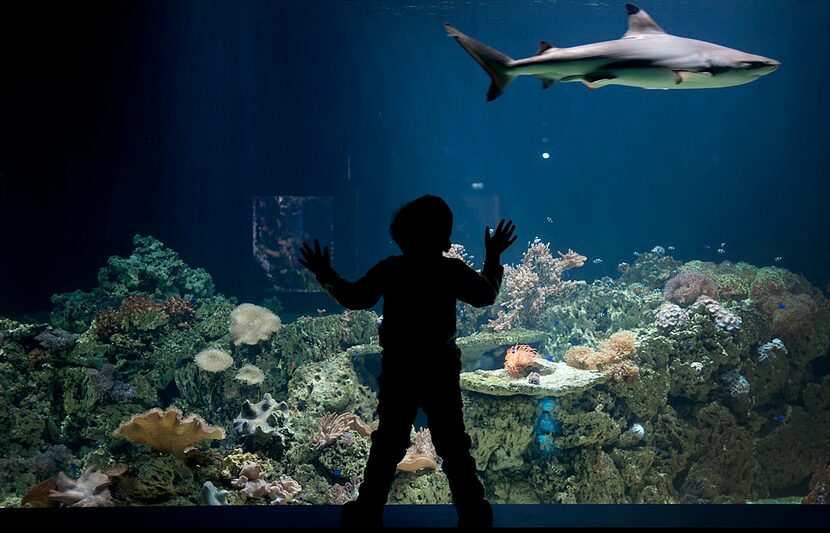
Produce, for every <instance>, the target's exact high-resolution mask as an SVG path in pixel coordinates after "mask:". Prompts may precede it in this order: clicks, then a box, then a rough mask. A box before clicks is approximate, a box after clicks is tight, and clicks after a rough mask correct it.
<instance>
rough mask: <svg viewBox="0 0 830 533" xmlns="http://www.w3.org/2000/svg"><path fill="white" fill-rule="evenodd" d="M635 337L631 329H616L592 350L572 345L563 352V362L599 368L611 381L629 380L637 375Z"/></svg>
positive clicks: (592, 368) (587, 368)
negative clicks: (596, 349) (597, 347)
mask: <svg viewBox="0 0 830 533" xmlns="http://www.w3.org/2000/svg"><path fill="white" fill-rule="evenodd" d="M636 352H637V338H636V336H635V335H634V333H633V332H631V331H626V330H624V331H618V332H617V333H614V334H613V335H611V338H610V339H608V340H606V341H603V342H601V343H600V345H599V350H598V351H594V350H592V349H590V348H588V347H587V346H573V347H571V348H570V349H569V350H568V351H567V353H566V354H565V363H566V364H567V365H568V366H572V367H574V368H581V369H584V370H599V371H602V372H604V373H605V375H606V376H608V377H609V379H611V380H612V381H626V382H630V381H631V380H632V379H634V378H635V377H637V376H638V375H639V372H640V370H639V368H638V367H637V365H636V363H635V362H634V356H635V354H636Z"/></svg>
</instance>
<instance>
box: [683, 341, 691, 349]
mask: <svg viewBox="0 0 830 533" xmlns="http://www.w3.org/2000/svg"><path fill="white" fill-rule="evenodd" d="M683 347H684V348H686V349H687V350H690V349H691V348H692V343H691V342H687V343H686V344H684V345H683Z"/></svg>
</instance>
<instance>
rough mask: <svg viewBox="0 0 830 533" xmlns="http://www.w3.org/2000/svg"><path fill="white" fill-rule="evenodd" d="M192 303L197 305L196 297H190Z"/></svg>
mask: <svg viewBox="0 0 830 533" xmlns="http://www.w3.org/2000/svg"><path fill="white" fill-rule="evenodd" d="M190 303H192V304H195V303H196V297H195V296H191V297H190Z"/></svg>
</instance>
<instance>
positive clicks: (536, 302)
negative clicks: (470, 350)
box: [488, 242, 586, 331]
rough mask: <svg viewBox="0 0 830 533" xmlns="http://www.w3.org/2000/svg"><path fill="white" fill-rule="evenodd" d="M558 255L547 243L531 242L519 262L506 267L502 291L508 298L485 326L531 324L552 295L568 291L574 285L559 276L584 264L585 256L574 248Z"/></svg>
mask: <svg viewBox="0 0 830 533" xmlns="http://www.w3.org/2000/svg"><path fill="white" fill-rule="evenodd" d="M558 254H559V257H553V255H552V254H551V252H550V244H549V243H541V242H538V243H534V244H531V245H530V247H529V248H528V249H527V251H526V252H525V253H524V255H523V256H522V262H521V263H520V264H519V265H517V266H515V267H511V266H507V267H505V269H504V281H503V285H502V292H503V293H504V294H505V295H506V297H507V299H506V301H505V302H503V303H502V304H501V307H502V309H500V310H499V313H498V316H497V317H496V318H495V319H494V320H491V321H490V323H489V324H488V327H490V328H492V329H493V330H495V331H505V330H509V329H511V328H515V327H522V326H534V325H536V324H535V322H534V320H535V319H536V317H538V316H539V314H540V313H541V312H542V310H544V308H545V306H546V305H547V303H548V302H549V301H550V300H551V299H552V298H555V297H557V296H560V295H562V294H567V293H568V292H569V291H570V290H571V289H572V288H573V282H570V281H562V275H563V274H564V273H565V271H566V270H569V269H571V268H578V267H581V266H582V265H584V264H585V260H586V257H585V256H584V255H579V254H578V253H576V252H574V251H573V250H568V252H567V253H564V254H563V253H562V252H558Z"/></svg>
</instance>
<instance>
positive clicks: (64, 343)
mask: <svg viewBox="0 0 830 533" xmlns="http://www.w3.org/2000/svg"><path fill="white" fill-rule="evenodd" d="M35 340H36V341H38V343H40V347H41V348H43V349H44V350H48V351H50V352H56V351H59V350H68V349H70V348H72V347H73V346H74V345H75V341H76V340H78V335H76V334H74V333H70V332H68V331H65V330H62V329H60V328H51V327H50V328H48V329H45V330H43V331H41V332H40V333H39V334H38V335H37V336H36V337H35Z"/></svg>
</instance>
